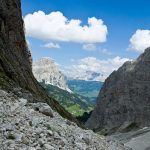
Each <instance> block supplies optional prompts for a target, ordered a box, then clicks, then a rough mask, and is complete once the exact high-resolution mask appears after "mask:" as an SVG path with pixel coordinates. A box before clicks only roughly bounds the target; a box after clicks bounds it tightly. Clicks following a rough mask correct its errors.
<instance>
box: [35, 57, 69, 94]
mask: <svg viewBox="0 0 150 150" xmlns="http://www.w3.org/2000/svg"><path fill="white" fill-rule="evenodd" d="M32 68H33V74H34V76H35V78H36V79H37V80H38V81H39V82H43V81H44V82H45V84H51V85H54V86H57V87H59V88H61V89H63V90H66V91H68V92H71V90H70V89H69V88H68V85H67V80H66V77H65V75H64V74H63V73H62V72H61V71H60V69H59V67H58V66H57V65H56V63H55V61H54V60H52V59H51V58H49V57H43V58H41V59H40V60H38V61H36V62H34V63H33V67H32Z"/></svg>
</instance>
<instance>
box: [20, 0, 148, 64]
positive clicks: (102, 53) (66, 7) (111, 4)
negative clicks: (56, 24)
mask: <svg viewBox="0 0 150 150" xmlns="http://www.w3.org/2000/svg"><path fill="white" fill-rule="evenodd" d="M149 6H150V1H148V0H145V1H142V0H132V1H131V0H126V1H121V0H22V10H23V16H26V15H27V14H29V13H31V14H32V13H34V12H37V11H39V10H41V11H43V12H44V13H45V14H50V13H51V12H55V11H59V12H61V13H62V14H63V15H64V16H65V17H66V18H68V20H71V19H79V20H81V21H82V24H81V25H87V19H88V18H91V17H95V18H97V19H102V20H103V21H104V25H106V26H107V29H108V35H107V41H106V42H102V43H101V42H99V43H94V45H95V46H96V50H92V51H87V50H83V45H84V44H85V43H76V42H62V41H51V40H49V41H48V40H42V39H37V38H35V37H29V36H28V37H27V39H28V40H29V42H30V47H31V49H32V55H33V59H34V60H37V59H39V58H41V57H45V56H48V57H51V58H53V59H54V60H55V61H56V62H57V63H59V64H61V65H64V66H67V65H70V64H74V63H77V62H75V61H73V60H76V61H77V60H80V59H83V58H87V57H93V58H96V59H98V60H107V59H113V58H115V57H116V56H119V57H121V58H129V59H134V58H136V57H137V56H138V55H139V54H140V52H141V51H142V50H141V49H140V48H139V50H138V48H135V49H134V48H132V50H127V49H128V47H129V44H131V43H130V41H129V40H130V39H131V37H132V36H133V35H134V34H135V32H136V31H137V30H138V29H140V30H146V29H147V30H148V29H149V25H150V9H149ZM43 24H44V22H43ZM148 34H149V33H148ZM49 42H53V43H57V44H59V46H60V48H44V47H43V46H42V45H44V44H46V43H49ZM86 44H88V43H86ZM134 44H135V42H134ZM133 47H135V45H134V46H133ZM137 51H138V52H137Z"/></svg>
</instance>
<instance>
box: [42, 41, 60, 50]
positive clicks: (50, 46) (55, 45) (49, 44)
mask: <svg viewBox="0 0 150 150" xmlns="http://www.w3.org/2000/svg"><path fill="white" fill-rule="evenodd" d="M42 47H45V48H56V49H58V48H60V45H59V44H57V43H53V42H51V43H47V44H45V45H43V46H42Z"/></svg>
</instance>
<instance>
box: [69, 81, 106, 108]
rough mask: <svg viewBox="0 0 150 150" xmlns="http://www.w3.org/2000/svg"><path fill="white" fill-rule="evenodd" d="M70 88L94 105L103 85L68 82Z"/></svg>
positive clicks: (86, 82) (94, 82)
mask: <svg viewBox="0 0 150 150" xmlns="http://www.w3.org/2000/svg"><path fill="white" fill-rule="evenodd" d="M67 83H68V86H69V88H70V89H71V90H72V91H73V92H74V93H77V94H80V95H82V96H85V97H87V98H88V99H89V100H90V101H91V102H92V103H93V104H94V105H95V103H96V98H97V96H98V93H99V91H100V89H101V87H102V85H103V82H100V81H85V80H68V81H67Z"/></svg>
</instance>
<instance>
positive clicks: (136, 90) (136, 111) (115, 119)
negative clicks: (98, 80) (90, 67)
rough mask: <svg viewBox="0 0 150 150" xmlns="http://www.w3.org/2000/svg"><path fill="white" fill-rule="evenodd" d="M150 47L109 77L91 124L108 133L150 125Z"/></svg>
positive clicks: (98, 100) (89, 123)
mask: <svg viewBox="0 0 150 150" xmlns="http://www.w3.org/2000/svg"><path fill="white" fill-rule="evenodd" d="M149 83H150V48H147V49H146V50H145V52H144V53H143V54H141V55H140V56H139V57H138V58H137V59H136V60H135V61H128V62H126V63H125V64H124V65H123V66H122V67H120V68H119V69H118V70H117V71H114V72H113V73H112V74H111V75H110V76H109V77H108V78H107V79H106V80H105V83H104V85H103V87H102V89H101V91H100V94H99V96H98V99H97V103H96V107H95V109H94V111H93V113H92V115H91V117H90V119H89V120H88V121H87V123H86V125H87V127H89V128H91V129H95V130H97V131H100V130H105V131H106V132H108V133H111V132H115V131H118V130H120V131H126V130H127V131H128V130H129V129H130V130H133V129H137V128H143V127H147V126H150V109H149V108H150V92H149V91H150V84H149Z"/></svg>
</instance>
